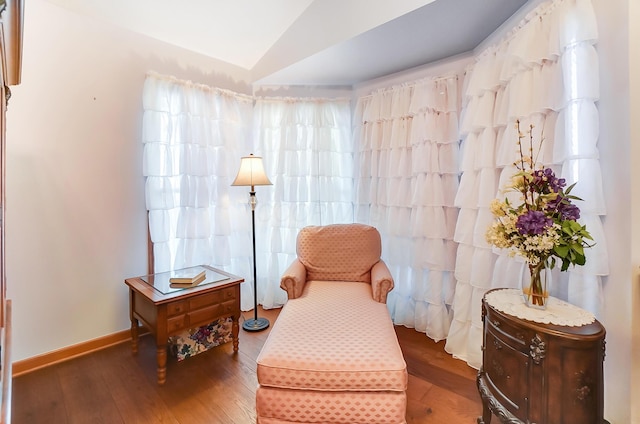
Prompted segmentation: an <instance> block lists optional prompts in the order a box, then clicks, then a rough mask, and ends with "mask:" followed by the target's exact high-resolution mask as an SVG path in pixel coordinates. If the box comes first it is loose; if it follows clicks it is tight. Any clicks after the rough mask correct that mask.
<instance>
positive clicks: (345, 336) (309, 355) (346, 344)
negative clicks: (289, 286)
mask: <svg viewBox="0 0 640 424" xmlns="http://www.w3.org/2000/svg"><path fill="white" fill-rule="evenodd" d="M319 332H320V333H321V334H318V333H319ZM257 363H258V366H257V372H258V383H259V384H260V385H261V386H269V387H277V388H285V389H303V390H319V391H379V392H382V391H398V392H403V391H405V390H406V388H407V379H408V375H407V370H406V363H405V361H404V358H403V356H402V351H401V350H400V345H399V344H398V339H397V337H396V333H395V330H394V328H393V323H392V321H391V318H390V317H389V312H388V310H387V306H386V305H385V304H383V303H379V302H376V301H375V300H373V299H372V297H371V286H370V285H369V284H366V283H357V282H354V283H351V284H344V282H340V281H310V282H308V283H307V285H306V287H305V291H304V292H303V294H302V296H300V297H299V298H297V299H293V300H289V301H288V302H287V303H286V304H285V306H284V307H283V309H282V311H281V312H280V315H279V316H278V320H277V321H276V323H275V324H274V326H273V329H272V330H271V333H270V334H269V337H268V339H267V341H266V342H265V344H264V346H263V348H262V351H261V352H260V354H259V356H258V358H257Z"/></svg>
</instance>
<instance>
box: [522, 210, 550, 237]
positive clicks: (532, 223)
mask: <svg viewBox="0 0 640 424" xmlns="http://www.w3.org/2000/svg"><path fill="white" fill-rule="evenodd" d="M552 224H553V220H552V219H551V218H547V216H546V215H545V214H544V212H540V211H527V212H526V213H524V214H522V215H520V216H519V217H518V220H517V221H516V228H517V229H518V231H519V232H520V234H525V235H537V234H542V233H543V232H544V230H545V228H547V227H550V226H551V225H552Z"/></svg>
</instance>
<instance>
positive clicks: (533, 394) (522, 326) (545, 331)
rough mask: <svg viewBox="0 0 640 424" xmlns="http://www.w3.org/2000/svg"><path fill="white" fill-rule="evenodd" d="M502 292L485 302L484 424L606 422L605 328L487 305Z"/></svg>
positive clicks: (480, 384)
mask: <svg viewBox="0 0 640 424" xmlns="http://www.w3.org/2000/svg"><path fill="white" fill-rule="evenodd" d="M497 290H501V289H494V290H490V291H489V292H487V293H486V294H485V297H484V298H483V300H482V319H483V329H484V337H483V338H484V340H483V346H482V350H483V355H482V368H481V369H480V372H479V373H478V378H477V384H478V391H479V392H480V396H481V397H482V404H483V411H482V417H480V418H478V423H479V424H489V423H490V422H491V414H492V413H493V414H494V415H496V417H498V418H499V419H500V421H501V422H502V423H512V424H515V423H536V424H557V423H581V424H590V423H597V424H602V423H605V422H606V421H605V420H604V418H603V413H604V387H603V361H604V356H605V329H604V327H603V326H602V325H601V324H600V323H599V322H598V321H597V320H595V321H593V322H591V323H589V324H584V325H578V326H567V325H553V324H543V323H539V322H534V321H531V320H526V319H522V318H518V317H517V316H514V315H512V314H509V313H505V312H502V311H500V310H499V309H498V308H497V307H496V305H495V304H492V303H491V302H490V301H487V296H489V294H490V293H491V292H494V291H497ZM571 307H572V308H574V309H579V308H576V307H573V306H572V305H571ZM559 311H560V312H561V308H559ZM585 312H586V311H585Z"/></svg>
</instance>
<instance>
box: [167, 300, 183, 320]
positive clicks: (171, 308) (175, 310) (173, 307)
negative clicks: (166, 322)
mask: <svg viewBox="0 0 640 424" xmlns="http://www.w3.org/2000/svg"><path fill="white" fill-rule="evenodd" d="M186 310H187V302H184V301H180V302H173V303H169V304H168V305H167V316H170V317H171V316H174V315H179V314H184V313H185V311H186Z"/></svg>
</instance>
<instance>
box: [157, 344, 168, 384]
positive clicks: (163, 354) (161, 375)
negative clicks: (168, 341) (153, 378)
mask: <svg viewBox="0 0 640 424" xmlns="http://www.w3.org/2000/svg"><path fill="white" fill-rule="evenodd" d="M156 352H157V353H156V359H157V361H158V384H164V383H165V381H167V346H166V345H162V346H157V350H156Z"/></svg>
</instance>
